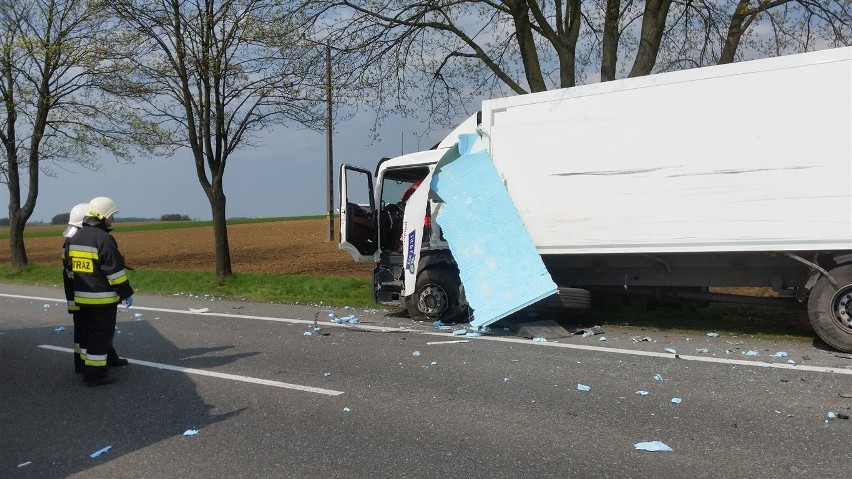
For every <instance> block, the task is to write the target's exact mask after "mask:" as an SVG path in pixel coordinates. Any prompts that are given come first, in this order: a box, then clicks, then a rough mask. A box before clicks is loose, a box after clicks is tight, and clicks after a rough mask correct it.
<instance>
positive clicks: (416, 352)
mask: <svg viewBox="0 0 852 479" xmlns="http://www.w3.org/2000/svg"><path fill="white" fill-rule="evenodd" d="M411 355H412V356H414V357H418V356H420V351H414V352H413V353H411Z"/></svg>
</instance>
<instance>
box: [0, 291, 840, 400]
mask: <svg viewBox="0 0 852 479" xmlns="http://www.w3.org/2000/svg"><path fill="white" fill-rule="evenodd" d="M0 296H2V297H9V298H20V299H33V300H38V301H53V302H57V303H61V304H65V300H64V299H62V300H60V299H56V298H42V297H37V296H21V295H14V294H2V293H0ZM133 309H134V310H143V311H158V312H163V313H175V314H191V315H195V316H216V317H225V318H238V319H257V320H261V321H276V322H282V323H291V324H314V321H313V320H308V319H290V318H274V317H269V316H251V315H244V314H230V313H192V312H190V311H187V310H182V309H164V308H149V307H144V306H143V307H136V306H133ZM320 324H321V325H322V326H323V327H340V328H348V329H363V330H368V331H384V332H399V331H400V328H391V327H384V326H376V325H366V324H364V325H361V324H353V325H340V324H334V323H332V324H329V323H320ZM405 332H410V333H419V334H427V335H430V336H440V337H447V336H448V335H449V334H451V333H446V332H441V331H423V330H414V329H410V330H406V331H405ZM474 339H475V340H477V341H500V342H508V343H517V344H526V345H530V346H543V347H553V348H567V349H580V350H585V351H596V352H601V353H616V354H628V355H632V356H648V357H656V358H663V359H682V360H685V361H696V362H703V363H715V364H735V365H740V366H749V367H755V368H776V369H792V370H795V371H813V372H818V373H830V374H846V375H852V369H844V368H835V367H828V366H806V365H802V364H787V363H767V362H763V361H747V360H742V359H728V358H720V357H712V356H693V355H684V354H679V355H678V358H675V355H674V354H671V353H659V352H655V351H638V350H634V349H621V348H608V347H602V346H587V345H583V344H567V343H554V342H544V343H533V342H532V341H531V340H529V339H524V338H505V337H496V336H480V337H477V338H474ZM282 384H283V383H282Z"/></svg>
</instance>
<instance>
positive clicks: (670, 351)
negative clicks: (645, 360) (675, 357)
mask: <svg viewBox="0 0 852 479" xmlns="http://www.w3.org/2000/svg"><path fill="white" fill-rule="evenodd" d="M664 351H665V352H667V353H672V354H677V350H676V349H672V348H666V349H665V350H664Z"/></svg>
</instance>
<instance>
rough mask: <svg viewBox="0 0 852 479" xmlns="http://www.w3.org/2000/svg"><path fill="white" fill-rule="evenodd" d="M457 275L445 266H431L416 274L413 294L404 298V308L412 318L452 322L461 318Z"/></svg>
mask: <svg viewBox="0 0 852 479" xmlns="http://www.w3.org/2000/svg"><path fill="white" fill-rule="evenodd" d="M460 287H461V280H459V277H458V275H457V274H456V273H455V272H453V271H452V270H450V269H449V268H445V267H431V268H428V269H425V270H423V271H421V272H420V273H418V274H417V284H416V286H415V288H414V294H412V295H410V296H409V297H407V298H406V308H407V309H408V314H409V316H411V318H412V319H417V320H421V321H427V320H428V321H435V320H438V319H440V320H441V322H443V323H453V322H457V321H460V320H462V319H463V318H462V317H463V316H464V315H463V314H462V313H463V308H462V307H461V306H460V305H459V288H460Z"/></svg>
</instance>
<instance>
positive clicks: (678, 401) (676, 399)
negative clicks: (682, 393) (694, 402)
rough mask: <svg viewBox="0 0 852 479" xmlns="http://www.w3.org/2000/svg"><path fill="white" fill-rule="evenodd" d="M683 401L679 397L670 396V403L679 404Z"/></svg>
mask: <svg viewBox="0 0 852 479" xmlns="http://www.w3.org/2000/svg"><path fill="white" fill-rule="evenodd" d="M682 402H683V399H681V398H672V404H680V403H682Z"/></svg>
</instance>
